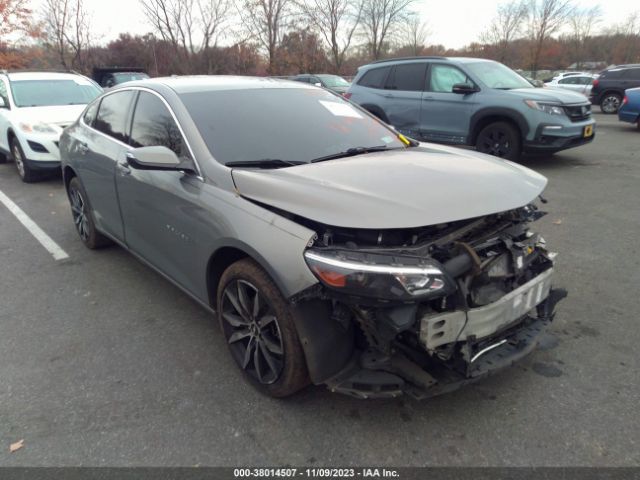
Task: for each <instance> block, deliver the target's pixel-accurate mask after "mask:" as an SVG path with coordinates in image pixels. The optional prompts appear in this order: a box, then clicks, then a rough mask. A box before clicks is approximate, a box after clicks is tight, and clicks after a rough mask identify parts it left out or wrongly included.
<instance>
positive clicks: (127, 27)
mask: <svg viewBox="0 0 640 480" xmlns="http://www.w3.org/2000/svg"><path fill="white" fill-rule="evenodd" d="M84 1H85V5H86V7H87V9H88V10H89V11H90V12H91V13H92V25H93V26H94V31H95V33H96V34H97V36H98V37H99V38H102V40H103V41H108V40H111V39H114V38H116V37H117V36H118V34H119V33H120V32H128V33H131V34H144V33H147V32H149V31H150V30H151V29H150V28H149V26H148V25H147V23H146V20H145V18H144V15H143V13H142V10H141V8H140V5H139V3H138V1H137V0H84ZM498 3H500V2H498V1H495V0H416V2H415V4H414V10H417V11H418V12H419V13H420V14H421V16H422V18H424V19H426V20H427V21H428V24H429V31H430V36H429V38H428V39H427V43H429V44H442V45H444V46H445V47H449V48H460V47H462V46H464V45H467V44H469V43H471V42H473V41H476V40H478V37H479V36H480V34H481V32H482V31H483V30H484V29H485V27H486V26H487V24H488V23H489V22H490V21H491V18H492V17H493V15H494V14H495V10H496V6H497V5H498ZM576 3H578V4H579V5H580V6H583V7H588V6H592V5H597V4H600V6H601V8H602V11H603V14H604V15H603V21H602V23H601V25H600V26H601V27H610V26H612V25H613V24H616V23H620V22H623V21H625V20H626V19H627V18H628V17H629V14H630V13H631V12H633V11H638V10H640V4H638V3H636V2H635V1H634V0H601V1H597V0H577V1H576ZM41 4H42V0H32V4H31V5H32V8H33V9H34V10H38V9H39V8H40V5H41Z"/></svg>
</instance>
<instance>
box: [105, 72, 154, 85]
mask: <svg viewBox="0 0 640 480" xmlns="http://www.w3.org/2000/svg"><path fill="white" fill-rule="evenodd" d="M113 77H114V80H115V82H116V83H117V84H120V83H124V82H133V81H134V80H146V79H147V78H149V75H147V74H146V73H136V72H131V73H114V74H113Z"/></svg>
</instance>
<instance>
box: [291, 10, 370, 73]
mask: <svg viewBox="0 0 640 480" xmlns="http://www.w3.org/2000/svg"><path fill="white" fill-rule="evenodd" d="M298 6H299V8H300V10H301V11H302V14H303V16H304V18H306V20H307V21H308V22H309V23H310V24H311V25H313V26H314V27H316V29H317V30H318V31H319V32H320V34H321V35H322V37H323V38H324V40H325V42H326V43H327V45H328V47H329V52H330V57H331V63H332V66H333V69H334V71H335V73H340V70H341V69H342V65H343V64H344V61H345V57H346V54H347V50H348V49H349V46H350V45H351V41H352V39H353V37H354V33H355V31H356V29H357V28H358V25H359V24H360V17H361V15H362V0H303V1H300V2H298Z"/></svg>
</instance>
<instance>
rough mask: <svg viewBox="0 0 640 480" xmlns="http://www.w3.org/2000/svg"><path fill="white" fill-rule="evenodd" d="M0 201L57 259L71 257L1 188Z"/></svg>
mask: <svg viewBox="0 0 640 480" xmlns="http://www.w3.org/2000/svg"><path fill="white" fill-rule="evenodd" d="M0 202H2V203H3V204H4V206H5V207H7V208H8V209H9V211H10V212H11V213H13V214H14V215H15V217H16V218H17V219H18V220H19V221H20V223H22V225H24V226H25V228H26V229H27V230H29V233H31V235H33V236H34V237H35V239H36V240H38V241H39V242H40V243H41V244H42V246H43V247H44V248H45V249H46V250H47V251H48V252H49V253H50V254H51V255H53V258H54V259H55V260H64V259H65V258H69V255H68V254H67V252H65V251H64V250H63V249H62V248H61V247H60V245H58V244H57V243H56V242H54V241H53V239H52V238H51V237H50V236H49V235H47V234H46V233H44V230H42V229H41V228H40V227H39V226H38V224H36V222H34V221H33V220H31V218H30V217H29V215H27V214H26V213H24V211H23V210H22V209H21V208H20V207H19V206H18V205H16V204H15V203H14V202H13V200H11V199H10V198H9V197H7V196H6V195H5V194H4V193H3V192H2V190H0Z"/></svg>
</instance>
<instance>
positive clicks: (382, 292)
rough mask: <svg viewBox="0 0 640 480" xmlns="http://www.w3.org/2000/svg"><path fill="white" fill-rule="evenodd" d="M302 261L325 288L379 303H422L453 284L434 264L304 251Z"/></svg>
mask: <svg viewBox="0 0 640 480" xmlns="http://www.w3.org/2000/svg"><path fill="white" fill-rule="evenodd" d="M304 258H305V260H306V261H307V264H308V265H309V268H310V269H311V271H312V272H313V273H314V274H315V275H316V277H318V279H319V280H320V281H321V282H322V284H323V285H325V286H326V287H328V288H330V289H332V290H336V291H339V292H342V293H344V294H347V295H357V296H362V297H370V298H376V299H382V300H404V301H406V300H416V299H420V300H426V299H429V298H433V297H440V296H444V295H448V294H449V293H451V292H453V291H454V290H455V288H456V287H455V284H454V283H453V281H452V280H450V279H449V278H448V277H447V275H446V274H445V273H443V271H442V270H441V269H440V267H439V264H438V263H437V262H436V261H434V260H423V259H418V258H413V257H398V256H395V255H385V254H377V253H375V254H373V253H362V252H355V251H340V250H314V249H311V250H307V251H306V252H304Z"/></svg>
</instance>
